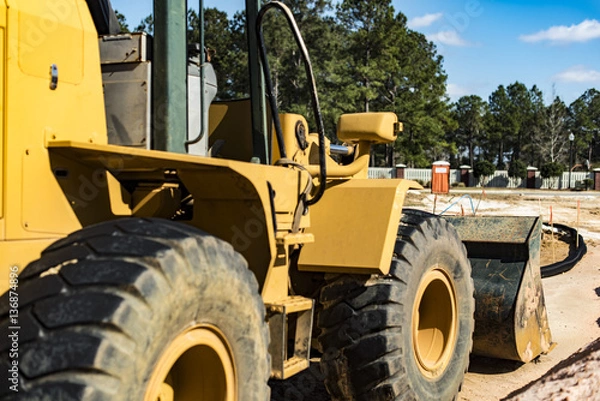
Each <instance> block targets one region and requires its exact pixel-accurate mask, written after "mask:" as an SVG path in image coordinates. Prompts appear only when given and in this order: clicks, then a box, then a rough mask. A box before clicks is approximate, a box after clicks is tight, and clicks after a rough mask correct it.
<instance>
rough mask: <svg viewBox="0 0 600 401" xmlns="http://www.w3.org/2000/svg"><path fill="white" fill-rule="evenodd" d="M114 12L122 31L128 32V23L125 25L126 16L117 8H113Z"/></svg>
mask: <svg viewBox="0 0 600 401" xmlns="http://www.w3.org/2000/svg"><path fill="white" fill-rule="evenodd" d="M115 14H116V15H117V19H118V20H119V25H120V26H121V32H122V33H128V32H129V25H127V18H125V16H124V15H123V14H121V13H120V12H118V11H117V10H115Z"/></svg>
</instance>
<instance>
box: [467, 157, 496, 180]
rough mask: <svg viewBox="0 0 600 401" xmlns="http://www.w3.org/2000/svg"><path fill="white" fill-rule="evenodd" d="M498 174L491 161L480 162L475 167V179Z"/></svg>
mask: <svg viewBox="0 0 600 401" xmlns="http://www.w3.org/2000/svg"><path fill="white" fill-rule="evenodd" d="M495 172H496V166H494V163H492V162H490V161H489V160H479V161H478V162H477V163H475V166H474V167H473V175H474V176H475V178H481V177H489V176H490V175H492V174H494V173H495Z"/></svg>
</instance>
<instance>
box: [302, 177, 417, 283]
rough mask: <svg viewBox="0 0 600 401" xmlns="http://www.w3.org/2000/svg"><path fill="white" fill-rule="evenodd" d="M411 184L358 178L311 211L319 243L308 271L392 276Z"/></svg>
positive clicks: (306, 260)
mask: <svg viewBox="0 0 600 401" xmlns="http://www.w3.org/2000/svg"><path fill="white" fill-rule="evenodd" d="M409 188H420V186H419V184H417V183H416V182H413V181H408V180H361V179H353V180H349V181H345V182H343V183H340V184H338V185H335V186H331V187H329V188H328V189H327V191H326V192H325V195H324V197H323V199H322V200H321V201H320V202H319V203H317V204H316V205H314V206H313V207H312V208H311V223H312V224H311V227H310V228H309V229H308V230H307V231H308V232H309V233H312V234H313V235H314V236H315V242H314V243H313V244H307V245H305V246H304V248H303V250H302V253H301V255H300V261H299V268H300V270H305V271H325V272H342V271H343V272H351V273H362V274H378V273H381V274H387V273H388V272H389V269H390V261H391V260H392V252H393V249H394V244H395V242H396V232H397V230H398V223H399V222H400V215H401V213H402V205H403V203H404V196H405V194H406V191H407V190H408V189H409Z"/></svg>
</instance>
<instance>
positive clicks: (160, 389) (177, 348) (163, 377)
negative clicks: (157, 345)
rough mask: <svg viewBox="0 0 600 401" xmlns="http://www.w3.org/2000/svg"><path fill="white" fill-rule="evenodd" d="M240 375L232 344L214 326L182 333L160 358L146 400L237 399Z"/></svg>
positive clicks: (199, 327) (211, 400)
mask: <svg viewBox="0 0 600 401" xmlns="http://www.w3.org/2000/svg"><path fill="white" fill-rule="evenodd" d="M237 388H238V386H237V377H236V371H235V363H234V359H233V355H232V353H231V347H230V346H229V344H228V343H227V340H226V339H225V336H224V335H223V334H222V333H221V332H220V331H219V329H217V328H216V327H213V326H206V325H204V326H196V327H193V328H191V329H189V330H186V331H184V332H183V333H181V334H180V335H179V336H177V338H175V340H173V341H172V342H171V343H170V344H169V346H168V347H167V349H166V350H165V351H164V352H163V354H162V356H161V357H160V359H159V361H158V363H157V364H156V367H155V368H154V372H153V373H152V376H151V378H150V382H149V384H148V387H147V389H146V395H145V397H144V401H191V400H202V401H236V400H237V399H238V394H237Z"/></svg>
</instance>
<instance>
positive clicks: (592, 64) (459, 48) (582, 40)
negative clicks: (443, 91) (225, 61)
mask: <svg viewBox="0 0 600 401" xmlns="http://www.w3.org/2000/svg"><path fill="white" fill-rule="evenodd" d="M112 2H113V6H114V8H116V9H117V10H119V11H120V12H121V13H123V14H125V16H126V17H127V20H128V22H129V24H130V25H132V26H135V25H137V23H138V22H139V21H140V20H141V19H142V18H143V17H145V16H146V15H148V14H149V13H150V12H151V11H152V5H151V4H152V2H151V0H135V1H132V0H112ZM392 3H393V5H394V8H395V9H396V11H401V12H403V13H404V14H405V15H406V16H407V17H408V19H409V26H410V27H411V28H412V29H414V30H417V31H419V32H422V33H424V34H425V35H427V37H428V38H429V39H430V40H432V41H434V42H435V43H436V44H437V46H438V51H439V53H440V54H442V55H443V56H444V69H445V70H446V73H447V74H448V93H449V95H450V97H451V99H452V100H456V99H458V98H459V97H460V96H463V95H470V94H476V95H479V96H481V97H482V98H484V99H486V100H487V99H488V97H489V95H490V94H491V93H492V92H493V91H494V90H495V89H496V88H497V87H498V85H500V84H502V85H505V86H506V85H509V84H511V83H513V82H515V81H520V82H523V83H524V84H526V85H527V87H531V86H532V85H534V84H535V85H537V86H538V87H539V88H540V89H542V91H543V92H544V95H545V98H546V102H550V100H551V98H552V93H553V91H554V92H555V94H556V95H558V96H560V97H561V98H562V99H563V100H564V101H565V102H567V104H568V103H570V102H572V101H573V100H575V99H576V98H577V97H579V96H580V95H581V94H583V92H584V91H585V90H586V89H589V88H596V89H600V0H572V1H566V0H563V1H559V0H522V1H517V0H497V1H490V0H430V1H416V0H411V1H407V0H392ZM188 4H190V5H194V4H195V3H194V2H189V3H188ZM205 6H206V7H216V8H219V9H221V10H223V11H226V12H227V13H228V14H229V16H230V17H231V16H232V15H233V13H234V12H235V11H236V10H238V9H241V8H243V6H244V1H243V0H220V1H217V0H206V1H205Z"/></svg>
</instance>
